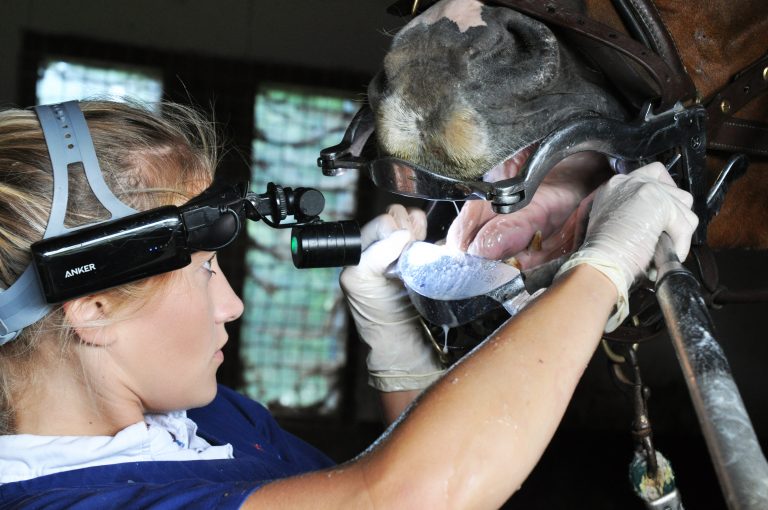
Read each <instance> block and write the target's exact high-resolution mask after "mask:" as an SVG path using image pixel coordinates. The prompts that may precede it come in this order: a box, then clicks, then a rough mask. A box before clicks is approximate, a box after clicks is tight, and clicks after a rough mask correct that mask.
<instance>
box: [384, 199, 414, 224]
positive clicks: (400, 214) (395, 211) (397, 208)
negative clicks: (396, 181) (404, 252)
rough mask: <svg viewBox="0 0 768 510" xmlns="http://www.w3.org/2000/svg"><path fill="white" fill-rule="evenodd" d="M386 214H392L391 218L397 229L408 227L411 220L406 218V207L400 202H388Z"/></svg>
mask: <svg viewBox="0 0 768 510" xmlns="http://www.w3.org/2000/svg"><path fill="white" fill-rule="evenodd" d="M387 214H389V215H390V216H392V218H393V219H394V220H395V225H397V230H403V229H406V228H409V227H410V225H411V222H410V219H409V218H408V209H406V208H405V207H404V206H402V205H400V204H390V205H389V206H387Z"/></svg>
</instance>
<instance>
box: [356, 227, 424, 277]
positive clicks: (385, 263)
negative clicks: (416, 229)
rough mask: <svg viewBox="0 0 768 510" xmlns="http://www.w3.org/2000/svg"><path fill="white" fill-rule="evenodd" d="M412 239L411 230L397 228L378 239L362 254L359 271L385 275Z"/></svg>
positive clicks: (367, 273) (372, 274)
mask: <svg viewBox="0 0 768 510" xmlns="http://www.w3.org/2000/svg"><path fill="white" fill-rule="evenodd" d="M412 240H413V236H412V234H411V232H410V231H409V230H396V231H395V232H393V233H392V234H390V235H389V236H388V237H386V238H384V239H380V240H379V241H376V242H375V243H373V244H371V245H370V246H369V247H368V248H367V249H366V250H365V251H364V252H363V253H362V255H360V263H359V264H358V265H357V269H358V271H359V272H360V273H361V275H369V276H381V275H383V274H384V272H385V271H386V270H387V268H388V267H389V266H390V264H392V263H393V262H394V261H395V260H397V258H398V257H399V256H400V254H401V253H402V252H403V248H405V246H406V245H407V244H408V243H410V242H411V241H412Z"/></svg>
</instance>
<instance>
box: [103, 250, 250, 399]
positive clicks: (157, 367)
mask: <svg viewBox="0 0 768 510" xmlns="http://www.w3.org/2000/svg"><path fill="white" fill-rule="evenodd" d="M242 313H243V303H242V301H241V300H240V298H238V297H237V295H236V294H235V293H234V291H233V290H232V287H230V285H229V282H228V281H227V279H226V277H225V276H224V274H223V273H222V271H221V268H220V267H219V264H218V261H217V260H216V257H215V253H212V252H198V253H195V254H193V256H192V263H191V264H190V265H188V266H186V267H184V268H182V269H180V270H178V271H175V272H174V273H173V275H171V279H170V281H168V282H167V283H166V284H165V285H161V286H160V289H159V290H158V291H156V292H152V293H150V294H149V297H148V299H147V300H146V301H145V302H144V303H143V306H142V307H141V308H140V309H139V310H138V312H134V313H131V314H129V315H128V318H127V319H124V320H118V321H117V322H116V323H114V324H112V325H111V326H110V334H109V346H108V347H107V349H108V351H109V353H110V358H111V360H112V361H113V364H112V365H113V366H112V369H113V370H115V373H116V375H117V377H118V379H117V382H118V385H117V389H116V390H117V392H118V398H121V399H122V398H125V399H129V400H134V401H135V402H137V403H138V404H139V405H140V406H141V407H142V411H143V412H167V411H171V410H179V409H189V408H194V407H200V406H202V405H205V404H207V403H208V402H210V401H211V400H212V399H213V397H214V396H215V395H216V370H217V369H218V367H219V365H221V363H222V361H223V360H224V355H223V354H222V351H221V348H222V347H223V346H224V344H225V343H226V342H227V332H226V330H225V329H224V325H225V324H226V323H227V322H230V321H233V320H235V319H237V318H238V317H240V315H241V314H242ZM113 374H114V373H113Z"/></svg>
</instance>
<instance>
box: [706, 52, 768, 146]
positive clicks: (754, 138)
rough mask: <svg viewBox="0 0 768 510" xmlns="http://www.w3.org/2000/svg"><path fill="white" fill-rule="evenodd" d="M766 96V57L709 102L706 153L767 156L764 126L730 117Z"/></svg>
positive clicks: (767, 131)
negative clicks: (739, 153) (738, 153)
mask: <svg viewBox="0 0 768 510" xmlns="http://www.w3.org/2000/svg"><path fill="white" fill-rule="evenodd" d="M766 92H768V53H766V54H765V55H764V56H763V57H761V58H760V59H758V60H757V61H756V62H755V63H753V64H752V65H750V66H749V67H747V68H746V69H744V70H743V71H741V72H740V73H738V74H737V75H736V76H734V78H733V80H731V82H730V83H728V84H727V85H726V86H724V87H723V88H721V89H720V90H719V91H718V92H717V93H716V94H715V95H714V96H713V97H712V98H711V99H710V100H709V101H707V102H706V108H707V117H708V125H707V140H708V147H709V148H710V149H717V150H724V151H729V152H744V153H747V154H751V155H755V156H763V157H765V156H768V124H765V123H761V122H756V121H750V120H743V119H736V118H733V115H734V114H735V113H736V112H738V111H739V110H740V109H741V108H743V107H744V106H745V105H747V104H748V103H749V102H750V101H752V100H754V99H757V98H758V97H759V96H761V95H762V94H764V93H766Z"/></svg>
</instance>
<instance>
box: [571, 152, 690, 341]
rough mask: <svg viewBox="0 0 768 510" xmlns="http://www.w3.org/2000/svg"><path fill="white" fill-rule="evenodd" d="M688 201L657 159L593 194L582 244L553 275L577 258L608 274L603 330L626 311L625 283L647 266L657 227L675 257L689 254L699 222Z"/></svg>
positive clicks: (614, 325) (575, 262) (619, 320)
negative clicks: (609, 307)
mask: <svg viewBox="0 0 768 510" xmlns="http://www.w3.org/2000/svg"><path fill="white" fill-rule="evenodd" d="M692 204H693V197H692V196H691V195H690V194H689V193H688V192H687V191H684V190H681V189H679V188H678V187H677V186H676V185H675V182H674V181H673V180H672V178H671V177H670V176H669V173H667V170H666V169H665V168H664V165H662V164H661V163H651V164H650V165H647V166H644V167H642V168H639V169H637V170H635V171H634V172H632V173H630V174H628V175H616V176H614V177H612V178H611V179H610V180H609V181H608V182H607V183H605V184H603V185H602V187H601V188H600V189H598V191H597V193H596V195H595V199H594V202H593V203H592V211H591V212H590V216H589V224H588V226H587V233H586V238H585V240H584V244H582V246H581V248H579V250H578V251H576V252H575V253H574V254H573V255H571V256H570V257H569V259H568V261H566V263H565V264H563V266H562V267H561V268H560V270H559V271H558V273H557V275H556V278H557V277H559V276H560V275H561V274H563V273H565V272H566V271H568V270H569V269H571V268H573V267H574V266H577V265H579V264H589V265H591V266H592V267H594V268H595V269H597V270H599V271H600V272H602V273H603V274H605V275H606V276H607V277H608V278H610V280H611V281H612V282H613V284H614V285H615V286H616V289H617V291H618V293H619V298H618V302H617V303H616V311H615V312H614V313H613V314H612V315H611V317H610V318H609V320H608V323H607V324H606V327H605V331H606V332H610V331H613V330H614V329H616V328H617V327H618V326H619V324H621V323H622V321H623V320H624V319H625V318H626V317H627V314H628V313H629V304H628V292H629V288H630V287H631V285H632V284H633V283H634V281H635V279H636V278H637V277H639V276H640V275H641V274H643V273H644V272H645V271H646V270H647V269H648V266H649V265H650V263H651V260H652V259H653V254H654V251H655V249H656V244H657V243H658V240H659V236H660V235H661V233H662V232H666V233H667V234H669V236H670V237H671V238H672V243H673V244H674V247H675V251H676V252H677V256H678V257H679V258H680V260H685V258H686V257H687V256H688V250H689V249H690V245H691V236H692V235H693V231H694V230H695V229H696V225H697V224H698V223H699V219H698V217H697V216H696V215H695V214H694V213H693V212H692V211H691V205H692Z"/></svg>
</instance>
